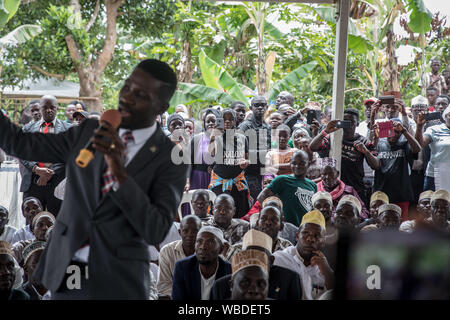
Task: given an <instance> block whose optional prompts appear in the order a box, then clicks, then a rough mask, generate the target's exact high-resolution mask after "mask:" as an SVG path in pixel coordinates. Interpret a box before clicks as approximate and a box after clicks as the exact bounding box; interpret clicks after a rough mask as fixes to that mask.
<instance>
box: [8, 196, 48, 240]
mask: <svg viewBox="0 0 450 320" xmlns="http://www.w3.org/2000/svg"><path fill="white" fill-rule="evenodd" d="M43 210H44V208H43V207H42V204H41V202H40V201H39V199H38V198H35V197H28V198H25V199H23V201H22V215H23V217H24V218H25V226H24V227H22V228H21V229H19V230H17V231H16V233H14V236H13V238H12V241H11V244H12V245H13V244H14V243H16V242H17V241H25V240H33V239H34V238H35V237H34V234H33V232H31V230H30V225H31V221H32V220H33V218H34V217H35V216H36V215H37V214H38V213H39V212H41V211H43Z"/></svg>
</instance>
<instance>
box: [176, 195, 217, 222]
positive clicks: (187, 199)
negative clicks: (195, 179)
mask: <svg viewBox="0 0 450 320" xmlns="http://www.w3.org/2000/svg"><path fill="white" fill-rule="evenodd" d="M197 190H199V189H195V190H189V191H188V192H183V197H182V198H181V203H180V205H179V206H178V217H179V219H180V222H181V220H182V219H183V213H182V212H181V206H182V205H183V204H184V203H189V206H190V207H191V213H194V207H193V206H192V203H191V200H192V196H193V195H194V193H195V191H197ZM202 190H205V191H206V192H208V194H209V202H210V205H211V206H212V204H213V203H214V201H215V200H216V197H217V196H216V194H215V193H214V192H212V191H211V190H209V189H202Z"/></svg>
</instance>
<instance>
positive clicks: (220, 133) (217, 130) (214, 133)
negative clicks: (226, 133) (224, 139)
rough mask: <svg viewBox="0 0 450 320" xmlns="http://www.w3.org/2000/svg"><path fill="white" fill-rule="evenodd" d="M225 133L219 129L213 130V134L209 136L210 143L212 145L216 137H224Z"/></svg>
mask: <svg viewBox="0 0 450 320" xmlns="http://www.w3.org/2000/svg"><path fill="white" fill-rule="evenodd" d="M222 135H223V131H222V130H220V129H217V128H214V129H212V131H211V134H210V135H209V142H210V143H212V142H214V141H216V137H219V136H222Z"/></svg>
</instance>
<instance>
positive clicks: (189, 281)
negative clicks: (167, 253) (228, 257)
mask: <svg viewBox="0 0 450 320" xmlns="http://www.w3.org/2000/svg"><path fill="white" fill-rule="evenodd" d="M218 259H219V266H218V268H217V273H216V277H215V279H219V278H221V277H223V276H225V275H227V274H229V275H231V264H230V263H229V262H227V261H225V260H223V259H222V258H221V257H218ZM200 277H201V275H200V269H199V264H198V260H197V257H196V256H195V254H194V255H192V256H189V257H187V258H184V259H181V260H179V261H177V262H176V263H175V269H174V273H173V282H172V300H191V301H192V300H201V294H202V293H201V279H200Z"/></svg>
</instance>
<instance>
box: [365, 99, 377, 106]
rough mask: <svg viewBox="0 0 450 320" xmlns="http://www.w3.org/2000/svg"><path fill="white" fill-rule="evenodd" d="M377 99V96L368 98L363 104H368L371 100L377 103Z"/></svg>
mask: <svg viewBox="0 0 450 320" xmlns="http://www.w3.org/2000/svg"><path fill="white" fill-rule="evenodd" d="M377 100H378V99H377V98H375V97H372V98H369V99H366V100H364V101H363V105H366V104H367V103H369V102H372V103H375V102H377Z"/></svg>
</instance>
